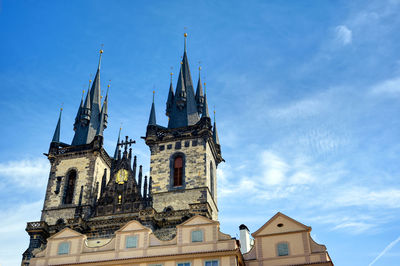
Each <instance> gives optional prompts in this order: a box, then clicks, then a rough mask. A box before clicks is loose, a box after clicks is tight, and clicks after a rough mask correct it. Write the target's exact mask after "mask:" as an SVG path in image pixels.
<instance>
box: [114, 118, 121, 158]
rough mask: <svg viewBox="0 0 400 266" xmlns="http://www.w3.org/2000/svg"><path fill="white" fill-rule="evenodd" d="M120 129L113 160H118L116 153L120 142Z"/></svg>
mask: <svg viewBox="0 0 400 266" xmlns="http://www.w3.org/2000/svg"><path fill="white" fill-rule="evenodd" d="M121 129H122V126H120V127H119V132H118V140H117V145H116V146H115V152H114V160H117V159H118V151H119V146H118V144H119V142H120V140H121Z"/></svg>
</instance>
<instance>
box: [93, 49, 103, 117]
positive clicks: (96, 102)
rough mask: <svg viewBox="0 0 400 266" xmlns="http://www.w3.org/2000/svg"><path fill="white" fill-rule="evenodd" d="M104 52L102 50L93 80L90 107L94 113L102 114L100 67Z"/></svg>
mask: <svg viewBox="0 0 400 266" xmlns="http://www.w3.org/2000/svg"><path fill="white" fill-rule="evenodd" d="M102 54H103V50H100V56H99V64H98V66H97V71H96V75H95V77H94V80H93V84H92V89H91V90H90V105H91V108H92V110H93V111H94V112H100V105H101V100H100V65H101V56H102Z"/></svg>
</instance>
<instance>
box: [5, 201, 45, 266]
mask: <svg viewBox="0 0 400 266" xmlns="http://www.w3.org/2000/svg"><path fill="white" fill-rule="evenodd" d="M42 206H43V201H42V200H39V201H36V202H32V203H28V204H24V205H19V206H18V205H17V206H15V205H14V206H13V207H12V208H11V209H8V210H4V211H0V217H2V218H1V219H0V234H1V239H2V241H0V265H19V264H20V263H21V258H22V253H23V252H24V251H25V250H26V249H27V248H28V246H29V235H28V234H27V233H26V232H25V230H24V229H25V227H26V222H27V221H30V222H33V221H38V220H39V219H40V209H41V208H42Z"/></svg>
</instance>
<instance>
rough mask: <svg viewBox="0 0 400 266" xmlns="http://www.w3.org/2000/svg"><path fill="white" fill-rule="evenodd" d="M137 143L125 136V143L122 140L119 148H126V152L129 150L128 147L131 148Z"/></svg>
mask: <svg viewBox="0 0 400 266" xmlns="http://www.w3.org/2000/svg"><path fill="white" fill-rule="evenodd" d="M135 143H136V141H135V140H132V139H129V140H128V136H125V141H123V140H121V142H120V143H118V146H124V151H125V152H126V151H127V150H128V146H129V147H130V146H131V145H132V144H135Z"/></svg>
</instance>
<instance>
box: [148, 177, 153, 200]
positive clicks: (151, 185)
mask: <svg viewBox="0 0 400 266" xmlns="http://www.w3.org/2000/svg"><path fill="white" fill-rule="evenodd" d="M152 187H153V178H152V177H151V176H150V178H149V198H151V196H152V193H151V190H152Z"/></svg>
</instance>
